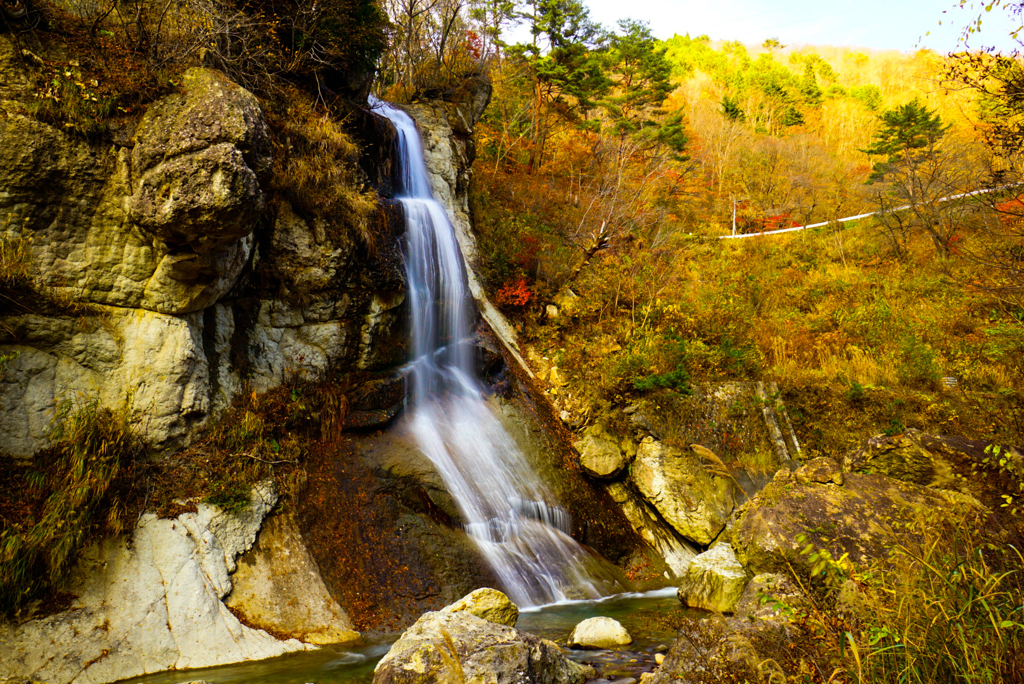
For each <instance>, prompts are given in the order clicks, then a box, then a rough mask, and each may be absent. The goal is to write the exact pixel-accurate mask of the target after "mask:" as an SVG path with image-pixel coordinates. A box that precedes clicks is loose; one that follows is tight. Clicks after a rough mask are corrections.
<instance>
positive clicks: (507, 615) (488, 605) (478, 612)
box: [441, 587, 519, 627]
mask: <svg viewBox="0 0 1024 684" xmlns="http://www.w3.org/2000/svg"><path fill="white" fill-rule="evenodd" d="M460 611H466V612H467V613H469V614H470V615H475V616H476V617H478V618H480V619H481V620H487V621H488V622H493V623H494V624H496V625H505V626H506V627H515V626H516V622H518V621H519V606H517V605H516V604H514V603H512V601H510V600H509V598H508V596H505V594H503V593H501V592H500V591H498V590H497V589H491V588H489V587H484V588H482V589H477V590H475V591H473V592H472V593H470V594H469V595H468V596H464V597H463V598H461V599H459V600H458V601H456V602H455V603H453V604H451V605H450V606H445V607H444V608H442V609H441V612H443V613H458V612H460Z"/></svg>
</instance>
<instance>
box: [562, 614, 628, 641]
mask: <svg viewBox="0 0 1024 684" xmlns="http://www.w3.org/2000/svg"><path fill="white" fill-rule="evenodd" d="M567 643H568V644H569V646H572V647H577V648H614V647H616V646H625V645H626V644H631V643H633V637H631V636H629V632H627V631H626V628H625V627H623V626H622V624H620V623H619V621H618V620H613V619H612V618H609V617H592V618H587V619H586V620H584V621H583V622H581V623H579V624H578V625H576V626H575V627H573V630H572V633H571V634H570V635H569V640H568V642H567Z"/></svg>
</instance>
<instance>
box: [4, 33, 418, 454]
mask: <svg viewBox="0 0 1024 684" xmlns="http://www.w3.org/2000/svg"><path fill="white" fill-rule="evenodd" d="M3 40H4V39H2V38H0V41H3ZM2 47H3V48H4V49H5V50H8V51H9V45H4V46H2ZM5 54H6V52H5ZM17 73H18V70H16V69H13V68H12V69H8V70H3V71H0V80H5V81H6V82H5V83H3V84H0V93H4V94H12V93H15V94H16V93H17V92H19V85H20V82H15V80H16V79H17ZM0 106H2V108H3V109H2V110H0V232H2V233H3V235H5V236H6V237H8V238H14V239H21V240H23V242H22V244H24V245H26V247H27V251H28V257H29V260H30V262H31V266H32V268H33V270H34V272H35V273H36V274H38V280H39V281H40V282H41V284H43V285H44V286H46V287H47V288H48V289H49V290H50V291H51V292H54V293H56V294H57V295H58V296H66V297H68V298H69V299H71V300H75V301H78V302H82V303H87V304H91V305H94V306H93V307H92V308H90V309H88V310H85V311H81V310H80V311H79V312H77V315H75V316H73V317H69V316H66V315H65V316H61V315H58V314H54V313H41V312H39V311H35V310H29V307H24V306H19V305H18V303H16V302H15V303H14V304H11V303H6V305H5V306H4V307H3V308H2V309H0V319H2V323H3V325H2V326H0V350H2V351H4V352H7V353H9V352H12V351H17V352H20V356H19V357H18V358H17V359H16V360H15V361H13V362H12V363H11V364H10V365H9V367H8V369H7V373H6V375H5V382H4V383H3V385H2V386H0V454H7V455H11V456H15V457H28V456H30V455H31V454H32V453H33V452H35V451H36V450H38V449H39V448H40V447H42V446H44V445H45V444H46V442H47V434H48V428H49V421H50V418H51V416H52V414H53V410H54V407H55V406H56V404H58V403H59V402H61V401H65V400H72V401H75V400H82V399H92V398H96V399H99V400H100V402H101V403H102V404H104V405H107V406H116V405H118V404H121V403H122V402H124V401H126V400H127V401H129V402H130V403H131V404H132V406H133V407H134V408H135V409H136V411H137V412H138V413H139V415H141V416H143V419H142V424H141V426H140V427H141V429H142V432H143V436H144V437H145V438H146V439H147V440H148V441H150V442H151V443H152V444H154V445H155V446H173V445H174V444H176V443H180V442H182V441H184V440H186V439H187V436H188V434H189V431H190V430H191V429H193V428H194V427H195V426H196V425H197V424H201V423H202V422H203V421H205V420H206V418H207V417H208V416H209V415H210V414H211V413H212V412H213V411H215V410H216V409H218V408H220V407H222V406H224V405H226V404H227V403H228V402H230V400H231V399H232V398H233V396H235V395H236V394H237V393H238V392H239V391H240V389H241V386H242V384H243V382H247V383H248V386H249V387H251V388H252V389H256V390H264V389H267V388H269V387H272V386H275V385H277V384H280V383H281V382H282V381H283V380H284V379H285V378H288V377H309V376H314V375H316V374H318V373H321V372H323V371H324V370H326V368H327V367H328V366H331V367H333V368H342V369H345V368H348V369H373V368H381V367H386V366H389V365H393V364H395V363H397V362H398V361H400V358H399V357H398V354H400V353H401V345H399V344H396V343H395V342H396V341H397V339H398V338H399V336H400V335H401V334H402V325H401V320H402V308H401V304H402V303H403V301H404V277H403V275H402V273H401V270H400V268H399V264H398V259H397V258H396V256H395V255H396V249H397V240H396V239H395V236H393V235H388V236H385V237H384V239H382V240H381V242H383V243H384V244H383V245H382V249H381V253H380V256H379V257H378V258H375V259H370V258H368V256H367V254H366V253H365V250H364V249H363V248H362V247H361V246H360V245H358V244H356V243H354V242H353V240H352V239H351V237H349V236H346V235H344V234H339V232H338V231H333V232H332V231H330V230H327V229H326V228H325V226H323V225H316V224H315V223H316V222H312V223H313V225H311V222H310V221H307V220H306V219H304V218H302V217H300V216H299V215H298V214H296V213H295V212H294V211H292V210H291V208H290V207H288V206H287V204H284V205H283V206H280V207H279V209H278V211H276V212H274V216H273V217H272V218H271V220H272V224H271V225H269V226H267V225H265V221H266V220H267V214H266V212H265V211H264V209H265V203H266V200H267V192H266V187H267V183H268V180H269V178H270V176H271V174H272V173H273V158H272V155H271V143H270V138H269V136H268V131H267V124H266V121H265V120H264V117H263V113H262V111H261V109H260V106H259V103H258V101H257V100H256V98H255V97H254V96H253V95H252V94H250V93H249V92H247V91H245V90H244V89H242V88H240V87H239V86H237V85H235V84H233V83H231V82H230V81H228V80H227V79H226V78H225V77H224V76H223V75H221V74H219V73H218V72H214V71H210V70H205V69H192V70H190V71H188V72H187V73H186V75H185V77H184V79H183V82H182V85H181V92H180V93H175V94H173V95H169V96H167V97H165V98H164V99H162V100H160V101H158V102H156V103H154V104H152V105H151V106H150V107H149V109H148V111H147V113H146V115H145V116H144V118H143V119H142V121H141V122H140V123H139V124H138V127H137V128H136V130H135V133H134V136H133V138H132V141H131V144H129V145H124V146H119V145H105V146H100V145H98V144H90V143H88V142H86V141H84V140H82V139H79V138H75V137H73V136H70V135H68V134H66V133H64V132H62V131H60V130H59V129H57V128H55V127H52V126H49V125H47V124H44V123H41V122H39V121H36V120H33V119H30V118H28V117H25V116H23V115H21V114H19V113H18V111H19V109H20V107H19V106H18V105H16V104H13V103H11V102H7V103H6V104H2V105H0ZM385 223H386V222H385Z"/></svg>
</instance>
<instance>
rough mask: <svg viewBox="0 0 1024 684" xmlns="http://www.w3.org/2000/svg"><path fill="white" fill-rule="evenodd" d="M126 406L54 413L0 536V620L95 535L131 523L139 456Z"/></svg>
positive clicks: (57, 576)
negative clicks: (48, 439) (49, 440)
mask: <svg viewBox="0 0 1024 684" xmlns="http://www.w3.org/2000/svg"><path fill="white" fill-rule="evenodd" d="M131 425H132V417H131V415H130V410H129V408H128V405H127V403H126V404H125V405H124V406H123V407H122V408H121V409H120V410H117V411H110V410H108V409H105V408H101V407H100V406H99V404H98V403H97V402H95V401H93V402H87V403H84V404H80V405H76V404H73V403H72V402H65V403H63V404H61V405H60V406H59V407H58V410H57V413H56V415H55V417H54V423H53V439H54V442H55V445H54V446H53V447H52V448H51V449H49V450H48V451H47V452H44V453H43V454H41V455H39V456H37V459H36V462H37V464H38V469H36V468H29V469H22V470H21V471H20V472H19V473H18V475H20V480H21V482H20V485H21V487H23V488H24V489H25V490H27V492H28V493H27V495H26V494H25V493H24V492H23V493H22V501H21V506H20V507H19V508H18V509H17V510H15V511H8V512H7V513H8V514H9V515H11V518H9V519H8V518H6V516H5V523H6V524H5V528H4V529H3V531H2V532H0V614H7V613H10V612H12V611H14V610H16V609H18V608H19V607H21V606H22V605H23V604H24V603H25V601H27V600H29V599H31V598H34V597H36V596H38V595H40V594H41V593H43V592H44V591H46V590H54V589H59V588H60V586H61V583H62V582H63V580H64V578H65V577H66V576H67V573H68V571H69V570H70V568H71V566H72V564H73V562H74V559H75V556H76V553H77V551H78V550H79V549H80V548H81V546H82V545H83V543H84V542H85V541H86V540H87V539H88V538H89V536H90V535H91V534H93V533H94V532H95V531H96V530H102V531H103V532H104V533H106V534H113V535H117V534H121V533H122V532H123V531H125V529H127V528H128V527H129V526H130V525H132V524H134V519H132V518H131V515H130V513H129V512H130V511H131V510H133V508H132V507H131V506H130V504H129V501H130V498H131V496H130V495H131V491H132V489H134V473H135V468H136V461H137V459H139V458H140V457H141V456H142V454H143V451H144V447H143V444H142V443H141V441H140V440H139V439H138V438H137V437H136V436H135V434H134V432H133V430H132V427H131Z"/></svg>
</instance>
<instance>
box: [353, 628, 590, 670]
mask: <svg viewBox="0 0 1024 684" xmlns="http://www.w3.org/2000/svg"><path fill="white" fill-rule="evenodd" d="M593 674H594V671H593V669H592V668H589V667H584V666H582V665H578V664H577V663H574V662H573V661H571V660H569V659H568V658H566V657H565V655H564V654H563V653H562V651H561V649H560V648H559V647H558V645H557V644H555V643H554V642H551V641H548V640H546V639H540V638H538V637H535V636H532V635H530V634H526V633H524V632H520V631H518V630H516V629H514V628H512V627H508V626H505V625H500V624H495V623H493V622H488V621H486V620H482V619H480V618H478V617H476V616H475V615H472V614H470V613H469V612H467V611H458V612H450V613H449V612H436V613H427V614H426V615H424V616H423V617H421V618H420V619H419V620H417V621H416V624H414V625H413V626H412V627H410V628H409V629H408V630H406V631H405V633H404V634H402V637H401V638H400V639H399V640H398V641H397V642H395V644H394V645H393V646H392V647H391V650H390V651H388V653H387V655H385V656H384V658H383V659H381V661H380V662H379V663H378V664H377V667H376V669H375V670H374V676H373V681H374V684H462V683H463V682H489V683H491V684H583V682H585V681H587V680H588V679H589V678H591V677H593Z"/></svg>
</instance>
